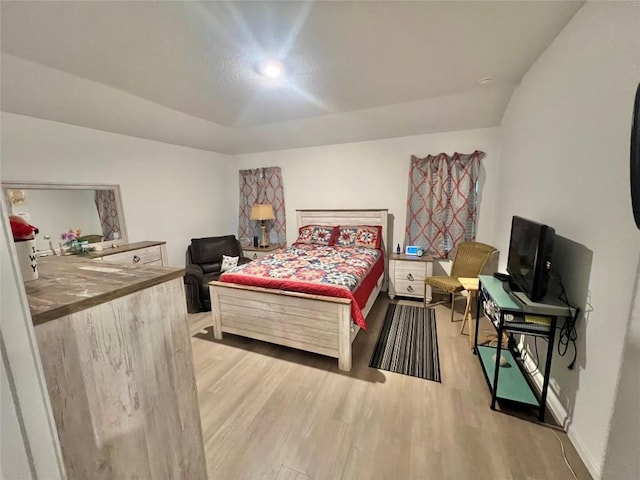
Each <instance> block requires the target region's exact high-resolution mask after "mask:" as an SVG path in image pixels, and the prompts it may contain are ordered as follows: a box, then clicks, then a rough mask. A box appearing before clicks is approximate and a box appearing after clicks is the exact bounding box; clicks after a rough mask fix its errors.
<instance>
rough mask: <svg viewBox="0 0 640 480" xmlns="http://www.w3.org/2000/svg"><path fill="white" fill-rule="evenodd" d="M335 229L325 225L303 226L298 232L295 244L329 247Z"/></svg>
mask: <svg viewBox="0 0 640 480" xmlns="http://www.w3.org/2000/svg"><path fill="white" fill-rule="evenodd" d="M335 229H336V227H332V226H327V225H305V226H304V227H300V230H299V231H298V239H297V240H296V241H295V243H307V244H313V245H331V244H332V240H333V235H334V233H335Z"/></svg>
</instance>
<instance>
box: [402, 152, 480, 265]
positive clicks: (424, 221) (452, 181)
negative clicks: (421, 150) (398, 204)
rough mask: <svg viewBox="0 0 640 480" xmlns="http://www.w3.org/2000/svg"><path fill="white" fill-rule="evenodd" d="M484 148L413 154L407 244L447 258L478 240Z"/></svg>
mask: <svg viewBox="0 0 640 480" xmlns="http://www.w3.org/2000/svg"><path fill="white" fill-rule="evenodd" d="M484 157H485V153H484V152H480V151H475V152H474V153H472V154H460V153H454V154H453V156H451V157H450V156H448V155H446V154H444V153H441V154H439V155H436V156H432V155H428V156H427V157H426V158H418V157H416V156H412V157H411V168H410V171H409V193H408V199H407V222H406V229H405V245H419V246H421V247H423V250H424V251H425V253H426V254H427V255H432V256H434V257H436V258H445V257H447V256H448V254H449V252H451V251H452V250H455V248H456V247H457V246H458V244H459V243H460V242H463V241H470V240H475V236H476V221H477V208H476V203H477V196H478V187H477V184H478V172H479V171H480V160H481V159H482V158H484Z"/></svg>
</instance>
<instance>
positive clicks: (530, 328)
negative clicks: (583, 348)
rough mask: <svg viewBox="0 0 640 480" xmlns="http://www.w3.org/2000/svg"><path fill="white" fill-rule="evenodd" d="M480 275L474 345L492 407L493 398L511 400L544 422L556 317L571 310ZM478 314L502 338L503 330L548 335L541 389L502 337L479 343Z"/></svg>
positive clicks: (494, 400)
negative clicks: (534, 299)
mask: <svg viewBox="0 0 640 480" xmlns="http://www.w3.org/2000/svg"><path fill="white" fill-rule="evenodd" d="M479 278H480V286H479V292H478V295H477V311H476V333H475V339H474V346H475V351H476V353H477V354H478V360H479V361H480V366H481V367H482V371H483V373H484V376H485V379H486V380H487V385H488V386H489V390H490V391H491V410H495V407H496V400H501V399H504V400H510V401H513V402H518V403H521V404H524V405H529V406H532V407H534V408H537V409H538V420H540V421H541V422H544V413H545V407H546V402H547V390H548V387H549V375H550V373H551V358H552V355H553V350H554V340H555V334H556V325H557V321H558V318H559V317H570V316H572V315H573V313H574V311H572V310H571V309H570V308H569V307H568V306H567V305H565V304H564V303H562V302H560V301H559V300H558V299H554V298H546V297H545V299H543V301H542V302H532V301H530V300H529V299H528V298H527V297H526V295H524V294H522V293H521V292H512V291H511V290H510V289H509V287H508V286H507V285H506V284H504V283H503V282H501V281H500V280H498V279H497V278H494V277H492V276H490V275H480V277H479ZM481 314H483V315H484V316H486V317H487V318H488V319H489V320H490V321H491V324H492V325H493V327H494V328H495V329H496V331H497V333H498V338H499V339H502V337H503V334H505V333H506V334H507V335H510V334H521V335H533V336H539V337H542V338H546V339H548V341H549V346H548V348H547V356H546V360H545V362H544V380H543V382H542V391H541V392H540V393H538V391H537V389H536V388H535V387H534V384H533V380H532V379H531V378H530V375H531V374H530V373H529V372H528V371H527V369H525V368H524V365H523V364H522V361H521V360H520V359H519V356H518V355H517V352H512V351H511V349H510V348H509V345H507V348H503V346H502V342H501V341H499V342H498V344H497V346H496V347H495V348H492V347H489V346H481V345H478V326H479V322H480V315H481ZM534 317H536V320H535V321H534ZM514 353H515V355H514ZM501 356H504V357H505V360H507V365H504V366H501V365H500V358H501ZM512 366H515V367H517V368H512ZM498 380H500V382H498Z"/></svg>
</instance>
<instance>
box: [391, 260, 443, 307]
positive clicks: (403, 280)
mask: <svg viewBox="0 0 640 480" xmlns="http://www.w3.org/2000/svg"><path fill="white" fill-rule="evenodd" d="M432 271H433V259H432V258H431V257H426V256H422V257H418V256H415V255H405V254H402V253H400V254H398V253H392V254H390V255H389V298H394V297H395V296H401V297H410V298H416V299H420V300H424V297H425V295H426V297H427V298H426V301H427V302H430V301H431V287H429V286H428V285H427V286H426V288H425V283H424V279H425V278H426V277H430V276H431V275H432Z"/></svg>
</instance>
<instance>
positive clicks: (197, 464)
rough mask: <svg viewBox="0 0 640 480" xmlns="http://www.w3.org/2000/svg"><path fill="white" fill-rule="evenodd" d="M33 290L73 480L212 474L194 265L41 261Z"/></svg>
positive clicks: (43, 355) (43, 351) (33, 306)
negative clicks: (190, 315)
mask: <svg viewBox="0 0 640 480" xmlns="http://www.w3.org/2000/svg"><path fill="white" fill-rule="evenodd" d="M38 263H39V272H40V275H39V278H38V279H37V280H33V281H31V282H27V283H26V284H25V290H26V293H27V299H28V302H29V308H30V310H31V317H32V319H33V323H34V327H35V335H36V340H37V342H38V350H39V354H40V357H41V361H42V369H43V372H44V376H45V379H46V383H47V389H48V392H49V397H50V399H51V408H52V411H53V415H54V418H55V421H56V427H57V431H58V437H59V439H60V447H61V450H62V457H63V460H64V465H65V468H66V471H67V475H68V477H69V478H78V479H80V478H82V479H96V480H102V479H104V480H109V479H117V478H158V479H164V478H167V479H168V478H170V479H183V480H188V479H203V478H207V473H206V462H205V454H204V445H203V437H202V427H201V422H200V411H199V406H198V395H197V390H196V381H195V374H194V369H193V357H192V353H191V337H190V333H189V327H188V325H187V311H186V306H185V302H184V285H183V280H182V276H183V274H184V269H181V268H173V267H161V266H148V265H141V266H139V265H130V264H125V263H110V262H106V261H105V262H96V261H95V260H91V259H87V258H86V257H78V256H69V257H59V256H51V257H45V258H43V259H41V260H39V262H38Z"/></svg>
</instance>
